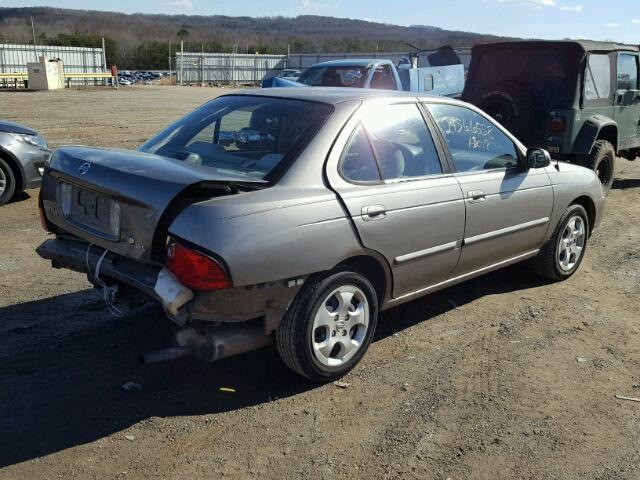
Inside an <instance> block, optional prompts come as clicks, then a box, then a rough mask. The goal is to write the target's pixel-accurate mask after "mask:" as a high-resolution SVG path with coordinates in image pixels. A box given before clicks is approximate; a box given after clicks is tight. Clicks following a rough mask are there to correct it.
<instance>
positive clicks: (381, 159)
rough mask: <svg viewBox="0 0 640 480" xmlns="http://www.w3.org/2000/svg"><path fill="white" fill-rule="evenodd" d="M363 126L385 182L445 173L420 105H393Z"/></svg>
mask: <svg viewBox="0 0 640 480" xmlns="http://www.w3.org/2000/svg"><path fill="white" fill-rule="evenodd" d="M363 123H364V126H365V128H366V129H367V132H368V133H369V136H370V137H371V142H372V143H373V147H374V149H375V152H376V156H377V158H378V163H379V165H380V171H381V172H382V177H383V178H384V179H385V180H393V179H398V178H411V177H422V176H425V175H432V174H438V173H442V165H441V164H440V159H439V156H438V152H437V150H436V147H435V145H434V143H433V138H432V137H431V133H430V132H429V129H428V128H427V125H426V124H425V122H424V119H423V118H422V114H421V113H420V111H419V110H418V106H417V105H415V104H405V105H391V106H388V107H385V109H384V111H383V112H381V114H379V115H371V116H369V117H368V118H366V119H365V120H364V122H363Z"/></svg>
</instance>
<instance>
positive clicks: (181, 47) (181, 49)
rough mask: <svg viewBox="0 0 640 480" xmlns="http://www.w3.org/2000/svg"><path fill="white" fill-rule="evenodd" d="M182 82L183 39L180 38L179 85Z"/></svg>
mask: <svg viewBox="0 0 640 480" xmlns="http://www.w3.org/2000/svg"><path fill="white" fill-rule="evenodd" d="M183 84H184V40H180V86H182V85H183Z"/></svg>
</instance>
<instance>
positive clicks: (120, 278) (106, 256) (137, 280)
mask: <svg viewBox="0 0 640 480" xmlns="http://www.w3.org/2000/svg"><path fill="white" fill-rule="evenodd" d="M36 252H37V253H38V255H40V256H41V257H42V258H45V259H47V260H51V264H52V266H53V267H54V268H66V269H69V270H74V271H76V272H81V273H86V274H88V275H90V276H94V277H95V276H96V272H97V273H98V275H99V276H100V278H108V279H112V280H115V281H117V282H122V283H125V284H127V285H130V286H131V287H134V288H136V289H137V290H139V291H141V292H142V293H144V294H145V295H147V296H149V297H151V298H153V299H155V300H157V301H159V302H160V304H161V305H162V307H163V308H164V310H165V312H166V313H167V316H169V318H171V319H172V320H174V321H176V322H177V323H179V324H183V323H184V322H185V321H186V318H187V312H186V311H184V310H183V309H182V307H184V306H185V305H186V304H187V303H188V302H189V301H191V300H192V299H193V297H194V293H193V291H191V290H190V289H188V288H187V287H185V286H184V285H182V284H181V283H180V282H178V280H176V278H175V277H174V276H173V274H172V273H171V272H170V271H168V270H167V269H166V268H163V267H161V266H155V265H147V264H144V263H140V262H137V261H135V260H130V259H128V258H125V257H122V256H121V255H118V254H115V253H113V252H110V251H106V253H105V250H104V249H103V248H101V247H98V246H95V245H93V246H92V245H90V244H89V243H86V242H83V241H78V240H73V239H67V238H61V237H58V238H55V239H51V240H47V241H45V242H44V243H43V244H42V245H40V246H39V247H38V248H36Z"/></svg>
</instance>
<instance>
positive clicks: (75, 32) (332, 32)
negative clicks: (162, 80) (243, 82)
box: [0, 7, 500, 68]
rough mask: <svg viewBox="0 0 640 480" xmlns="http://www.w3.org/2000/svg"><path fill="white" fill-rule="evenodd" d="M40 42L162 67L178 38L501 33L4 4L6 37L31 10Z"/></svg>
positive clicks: (400, 45) (245, 46)
mask: <svg viewBox="0 0 640 480" xmlns="http://www.w3.org/2000/svg"><path fill="white" fill-rule="evenodd" d="M31 16H33V20H34V23H35V25H36V36H37V39H38V42H39V43H42V44H64V45H87V46H94V45H95V46H97V45H100V38H101V37H105V39H106V41H107V56H108V62H109V63H115V64H117V65H119V66H121V67H123V68H164V67H165V66H166V64H167V58H168V55H169V44H170V43H171V44H173V49H175V48H176V45H177V44H178V43H179V42H180V40H184V41H185V49H189V50H197V51H199V50H201V48H202V46H203V45H204V48H205V51H208V52H229V51H232V50H233V48H234V45H235V46H237V47H236V48H237V49H238V51H239V52H245V51H248V52H250V53H254V52H259V53H279V54H282V53H286V51H287V45H289V46H290V48H291V52H293V53H313V52H369V51H375V50H376V48H377V49H378V50H379V51H404V50H407V49H408V47H407V46H406V44H405V42H409V43H412V44H414V45H418V46H420V47H424V48H431V47H437V46H440V45H444V44H449V45H452V46H454V47H455V46H469V45H473V44H475V43H481V42H487V41H493V40H497V39H500V37H496V36H492V35H482V34H477V33H469V32H458V31H449V30H443V29H440V28H437V27H430V26H410V27H402V26H398V25H387V24H383V23H374V22H366V21H362V20H350V19H343V18H334V17H322V16H315V15H302V16H298V17H295V18H287V17H262V18H252V17H228V16H221V15H215V16H196V15H192V16H189V15H148V14H132V15H127V14H123V13H113V12H99V11H87V10H66V9H58V8H45V7H32V8H0V41H5V42H28V43H30V42H31V41H32V33H31V24H30V17H31Z"/></svg>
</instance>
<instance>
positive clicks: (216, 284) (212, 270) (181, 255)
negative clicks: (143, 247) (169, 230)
mask: <svg viewBox="0 0 640 480" xmlns="http://www.w3.org/2000/svg"><path fill="white" fill-rule="evenodd" d="M165 265H166V266H167V268H168V269H169V270H171V273H173V274H174V275H175V276H176V278H177V279H178V280H179V281H180V283H182V284H183V285H184V286H185V287H189V288H193V289H194V290H202V291H212V290H222V289H224V288H231V281H230V280H229V277H228V276H227V274H226V272H225V271H224V269H223V268H222V266H221V265H220V263H218V262H217V261H216V260H214V259H213V258H211V257H208V256H207V255H204V254H202V253H200V252H197V251H195V250H193V249H191V248H189V247H187V246H186V245H183V244H182V243H180V242H177V241H175V240H173V239H169V242H168V243H167V250H166V259H165Z"/></svg>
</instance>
